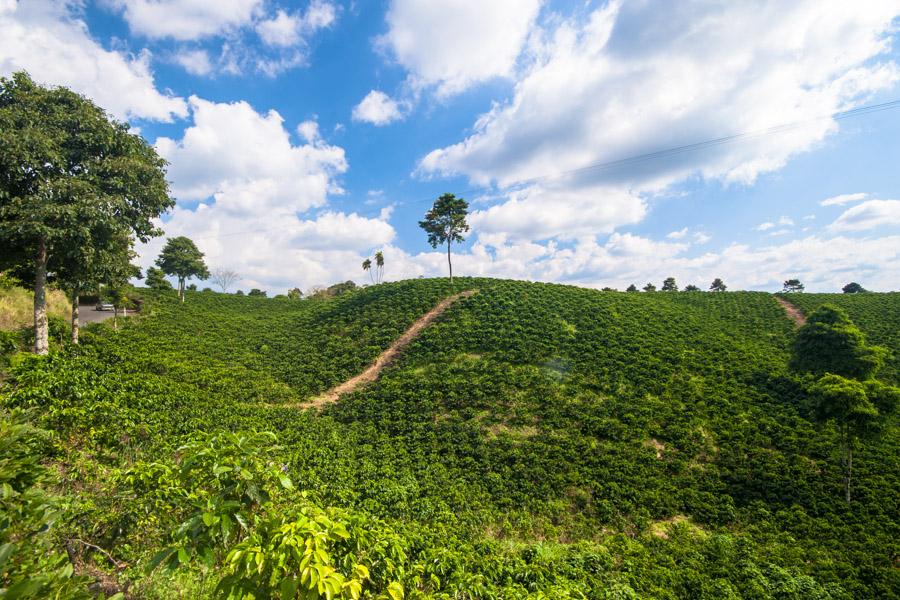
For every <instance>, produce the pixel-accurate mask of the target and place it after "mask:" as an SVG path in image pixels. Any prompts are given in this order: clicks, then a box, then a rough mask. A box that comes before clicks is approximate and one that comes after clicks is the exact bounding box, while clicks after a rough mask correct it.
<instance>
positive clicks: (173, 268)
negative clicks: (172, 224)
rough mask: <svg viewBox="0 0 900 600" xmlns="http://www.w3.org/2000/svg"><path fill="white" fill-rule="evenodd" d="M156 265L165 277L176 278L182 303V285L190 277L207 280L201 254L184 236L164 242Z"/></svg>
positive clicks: (207, 271)
mask: <svg viewBox="0 0 900 600" xmlns="http://www.w3.org/2000/svg"><path fill="white" fill-rule="evenodd" d="M156 265H157V266H158V267H159V268H160V269H162V270H163V272H164V273H165V274H166V275H174V276H175V277H177V278H178V296H179V298H181V301H182V302H184V283H185V281H187V280H188V279H190V278H191V277H196V278H197V279H201V280H203V279H207V278H208V277H209V270H208V269H207V268H206V263H204V262H203V253H202V252H200V250H199V249H198V248H197V245H196V244H194V242H193V241H191V240H190V239H189V238H186V237H184V236H180V237H176V238H171V239H169V241H167V242H166V246H165V248H163V251H162V253H161V254H160V255H159V258H157V259H156Z"/></svg>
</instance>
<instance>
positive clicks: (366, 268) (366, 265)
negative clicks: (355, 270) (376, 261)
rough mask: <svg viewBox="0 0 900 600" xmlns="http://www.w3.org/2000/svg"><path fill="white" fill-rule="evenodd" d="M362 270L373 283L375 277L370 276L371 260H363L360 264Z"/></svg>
mask: <svg viewBox="0 0 900 600" xmlns="http://www.w3.org/2000/svg"><path fill="white" fill-rule="evenodd" d="M362 268H363V271H365V272H366V273H368V274H369V279H370V280H371V281H372V283H375V276H374V275H373V274H372V259H371V258H367V259H366V260H364V261H363V263H362Z"/></svg>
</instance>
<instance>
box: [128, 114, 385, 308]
mask: <svg viewBox="0 0 900 600" xmlns="http://www.w3.org/2000/svg"><path fill="white" fill-rule="evenodd" d="M190 106H191V117H192V124H191V126H190V127H188V128H187V129H186V130H185V131H184V134H183V136H182V137H181V139H178V140H175V139H170V138H165V137H163V138H159V139H158V140H157V142H156V146H157V148H158V150H159V152H160V154H161V155H162V156H164V157H165V158H167V159H168V160H169V161H170V162H171V166H170V169H169V177H170V178H171V180H172V188H173V191H174V193H175V195H176V197H177V198H178V200H179V206H178V207H177V208H176V209H175V210H174V211H173V212H172V213H171V215H170V217H169V218H168V219H167V220H166V221H165V222H164V223H161V225H162V227H163V228H164V229H165V231H166V235H167V236H169V237H171V236H177V235H186V236H189V237H191V238H192V239H194V240H195V241H196V242H197V245H198V246H199V247H200V249H201V250H202V251H203V252H204V253H206V258H207V263H208V264H209V265H211V266H216V265H231V266H233V267H234V268H236V269H237V270H238V271H239V272H240V273H241V274H242V277H243V279H242V284H241V285H242V286H244V287H259V288H263V289H269V290H271V291H273V292H277V291H284V290H285V289H288V288H291V287H294V286H300V287H301V288H307V287H309V286H311V285H314V284H319V283H329V282H334V281H335V280H337V279H348V278H351V277H357V278H361V272H360V269H359V264H360V263H361V262H362V259H363V255H364V254H365V253H367V252H368V251H369V250H370V249H372V248H376V247H382V246H385V245H387V244H390V242H391V241H392V240H393V239H394V237H395V231H394V229H393V227H392V226H391V225H390V223H389V222H388V219H389V218H390V210H387V211H382V212H381V213H380V214H379V215H378V216H377V217H367V216H364V215H360V214H358V213H349V214H348V213H343V212H339V211H336V210H330V209H327V208H324V207H325V206H326V205H327V200H328V196H329V194H335V193H341V188H340V184H339V182H338V181H337V179H336V178H337V177H338V176H340V174H342V173H343V172H344V171H346V169H347V163H346V159H345V157H344V150H343V149H342V148H339V147H336V146H332V145H329V144H328V143H327V142H326V141H325V140H323V139H322V138H321V136H320V134H319V131H318V127H317V126H316V124H315V122H314V121H305V122H303V123H300V124H299V125H297V127H296V129H297V133H298V135H300V136H301V137H303V139H304V142H305V143H303V144H299V145H296V144H294V143H293V142H292V140H291V133H290V131H289V130H288V129H287V128H285V126H284V121H283V119H282V117H281V116H280V115H279V114H278V113H277V112H275V111H269V112H267V113H259V112H257V111H256V110H254V109H253V107H251V106H250V105H249V104H247V103H246V102H234V103H227V104H226V103H215V102H209V101H206V100H202V99H199V98H196V97H191V98H190ZM196 202H199V205H196V206H194V203H196ZM317 208H318V209H321V210H318V211H316V212H314V214H312V215H311V216H307V215H306V213H308V212H309V211H310V210H311V209H317ZM163 243H164V240H163V239H156V240H154V241H153V242H151V243H150V244H147V245H145V246H142V247H141V249H140V254H141V261H142V264H143V265H144V266H148V265H150V264H151V263H152V261H153V259H154V258H155V257H156V255H157V254H158V253H159V251H160V249H161V247H162V245H163Z"/></svg>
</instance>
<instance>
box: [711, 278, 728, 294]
mask: <svg viewBox="0 0 900 600" xmlns="http://www.w3.org/2000/svg"><path fill="white" fill-rule="evenodd" d="M727 289H728V286H726V285H725V282H724V281H722V279H721V278H719V277H716V278H715V279H713V282H712V283H711V284H710V285H709V291H711V292H724V291H725V290H727Z"/></svg>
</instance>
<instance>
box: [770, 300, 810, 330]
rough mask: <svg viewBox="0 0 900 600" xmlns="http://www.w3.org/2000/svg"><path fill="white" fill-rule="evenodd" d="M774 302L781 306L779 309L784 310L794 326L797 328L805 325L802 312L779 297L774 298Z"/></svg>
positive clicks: (804, 317)
mask: <svg viewBox="0 0 900 600" xmlns="http://www.w3.org/2000/svg"><path fill="white" fill-rule="evenodd" d="M774 298H775V301H776V302H777V303H778V304H780V305H781V308H783V309H784V312H786V313H787V316H788V318H790V320H791V321H793V322H794V325H796V326H797V327H803V326H804V325H806V315H804V314H803V311H802V310H800V309H799V308H797V307H796V306H794V305H793V304H791V303H790V302H788V301H787V300H785V299H784V298H782V297H781V296H774Z"/></svg>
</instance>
